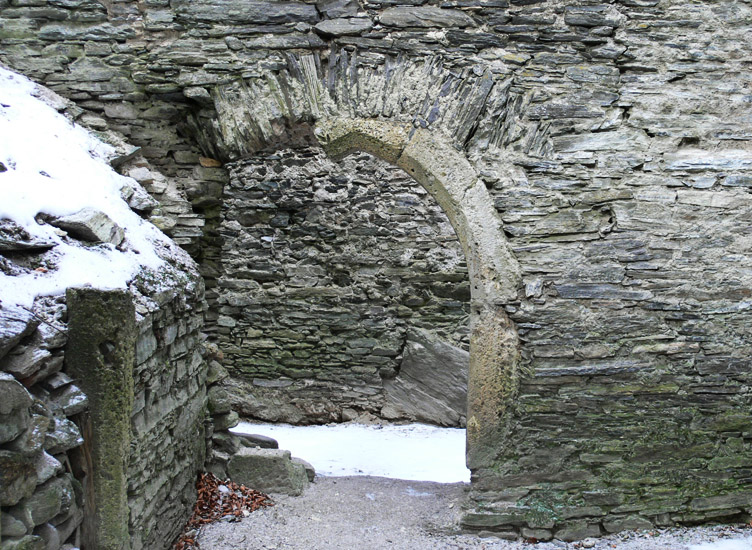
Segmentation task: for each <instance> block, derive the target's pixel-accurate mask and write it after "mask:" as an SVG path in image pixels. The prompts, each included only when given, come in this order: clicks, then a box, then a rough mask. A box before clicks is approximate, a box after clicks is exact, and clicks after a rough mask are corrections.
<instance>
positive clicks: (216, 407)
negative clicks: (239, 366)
mask: <svg viewBox="0 0 752 550" xmlns="http://www.w3.org/2000/svg"><path fill="white" fill-rule="evenodd" d="M231 405H232V403H231V401H230V394H229V393H228V391H227V389H225V388H223V387H221V386H212V387H211V388H209V392H208V406H209V413H210V414H212V415H217V414H224V413H228V412H230V411H231V410H232V406H231Z"/></svg>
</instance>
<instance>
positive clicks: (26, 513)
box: [0, 251, 88, 548]
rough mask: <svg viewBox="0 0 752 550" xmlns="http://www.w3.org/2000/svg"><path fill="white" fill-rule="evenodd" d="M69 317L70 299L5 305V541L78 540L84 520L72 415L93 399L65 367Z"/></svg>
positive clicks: (1, 500) (0, 358)
mask: <svg viewBox="0 0 752 550" xmlns="http://www.w3.org/2000/svg"><path fill="white" fill-rule="evenodd" d="M6 253H7V251H6ZM65 319H66V307H65V300H64V299H53V298H45V299H40V300H37V302H36V303H35V304H34V308H33V309H31V310H27V309H25V308H20V307H12V306H10V305H3V307H2V309H0V391H2V395H3V401H2V405H0V441H1V442H2V443H0V487H1V488H2V491H0V506H2V508H1V509H0V536H1V537H2V539H1V540H2V546H3V548H5V547H6V546H7V547H8V548H17V547H23V548H39V547H41V548H60V546H62V544H63V543H65V542H66V541H70V542H74V543H75V537H76V531H77V529H78V527H79V525H80V524H81V521H82V520H83V514H84V512H83V492H82V487H81V483H80V481H79V480H78V479H76V477H75V476H74V475H73V472H72V470H71V466H70V465H71V459H72V458H73V457H74V455H75V450H76V449H77V448H78V447H79V446H80V445H81V444H82V443H83V438H82V437H81V432H80V431H79V429H78V427H77V425H76V423H75V422H74V421H75V420H76V419H77V418H78V415H79V414H80V413H82V412H83V411H84V410H85V409H86V408H87V406H88V402H87V398H86V396H85V395H84V393H83V392H82V391H81V390H80V389H79V388H78V387H77V385H76V383H75V381H74V380H72V379H71V378H70V377H69V376H68V375H66V374H65V372H64V371H63V364H64V360H65V356H64V347H65V344H66V341H67V330H66V323H65ZM19 545H20V546H19Z"/></svg>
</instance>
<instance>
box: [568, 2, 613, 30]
mask: <svg viewBox="0 0 752 550" xmlns="http://www.w3.org/2000/svg"><path fill="white" fill-rule="evenodd" d="M625 19H626V18H625V17H624V16H622V15H621V14H620V13H619V11H618V10H617V9H616V8H615V7H614V6H609V5H605V6H604V5H600V6H599V5H595V6H568V7H567V8H566V9H565V11H564V22H565V23H566V24H567V25H580V26H583V27H618V26H619V23H620V22H622V21H624V20H625Z"/></svg>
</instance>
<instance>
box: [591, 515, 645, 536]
mask: <svg viewBox="0 0 752 550" xmlns="http://www.w3.org/2000/svg"><path fill="white" fill-rule="evenodd" d="M603 527H604V528H605V529H606V531H608V532H609V533H616V532H618V531H626V530H641V529H651V528H652V527H653V524H652V523H651V522H650V521H648V520H647V519H645V518H643V517H640V516H626V517H622V518H619V517H616V518H613V519H608V520H605V521H604V522H603Z"/></svg>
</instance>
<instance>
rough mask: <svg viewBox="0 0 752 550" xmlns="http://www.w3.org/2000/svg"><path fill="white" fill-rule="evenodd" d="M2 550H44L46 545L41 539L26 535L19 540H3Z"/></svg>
mask: <svg viewBox="0 0 752 550" xmlns="http://www.w3.org/2000/svg"><path fill="white" fill-rule="evenodd" d="M3 550H46V545H45V542H44V539H43V538H42V537H38V536H35V535H28V536H25V537H21V538H19V539H8V540H4V541H3Z"/></svg>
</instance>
